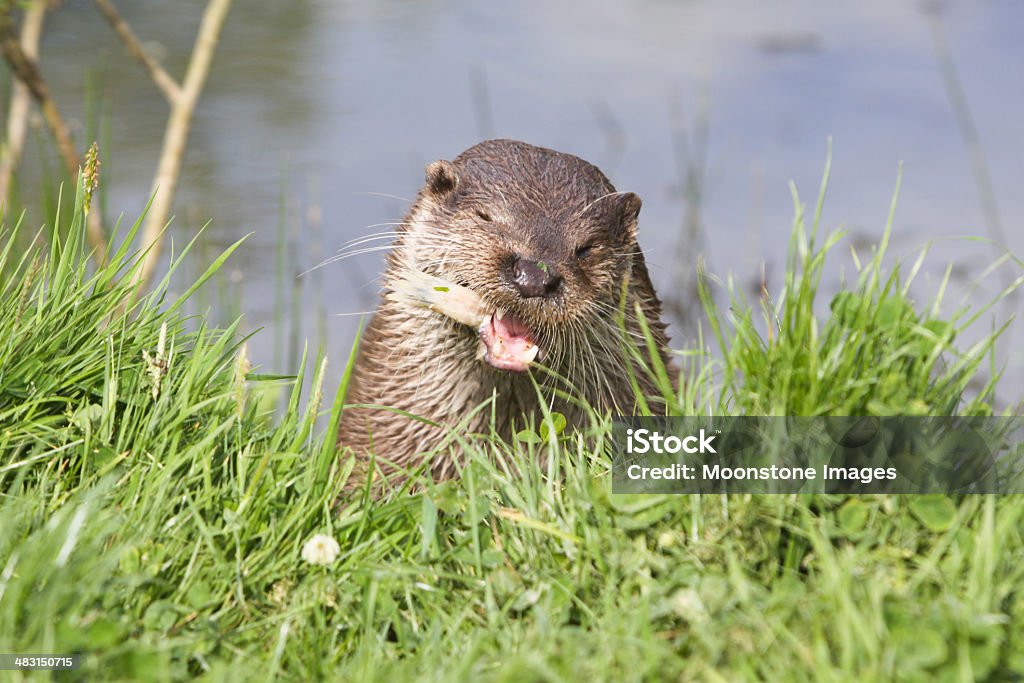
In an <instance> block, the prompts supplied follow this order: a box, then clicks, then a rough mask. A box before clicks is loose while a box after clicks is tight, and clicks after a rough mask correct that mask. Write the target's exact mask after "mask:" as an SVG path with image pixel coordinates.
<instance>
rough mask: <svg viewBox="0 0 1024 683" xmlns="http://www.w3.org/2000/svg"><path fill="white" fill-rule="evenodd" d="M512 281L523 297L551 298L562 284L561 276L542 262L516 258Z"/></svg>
mask: <svg viewBox="0 0 1024 683" xmlns="http://www.w3.org/2000/svg"><path fill="white" fill-rule="evenodd" d="M512 281H513V282H514V283H515V285H516V289H518V290H519V293H520V294H522V295H523V296H525V297H531V296H551V295H552V294H554V293H555V291H557V290H558V286H559V285H560V284H561V283H562V276H560V275H558V273H556V272H555V270H554V268H552V267H551V266H549V265H548V264H546V263H544V262H543V261H527V260H526V259H524V258H518V259H516V262H515V264H514V265H513V266H512Z"/></svg>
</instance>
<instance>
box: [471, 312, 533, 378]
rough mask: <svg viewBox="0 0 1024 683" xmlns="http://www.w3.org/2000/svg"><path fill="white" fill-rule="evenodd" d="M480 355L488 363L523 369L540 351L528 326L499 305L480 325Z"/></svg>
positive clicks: (505, 368) (501, 368)
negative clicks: (499, 307)
mask: <svg viewBox="0 0 1024 683" xmlns="http://www.w3.org/2000/svg"><path fill="white" fill-rule="evenodd" d="M479 331H480V355H481V357H482V359H483V360H484V361H485V362H486V363H488V364H490V365H491V366H493V367H495V368H497V369H499V370H505V371H508V372H526V371H527V370H529V369H530V364H531V363H532V362H533V361H534V360H535V359H536V358H537V354H538V353H540V347H539V346H537V342H536V339H535V338H534V332H533V330H531V329H530V326H529V325H527V324H526V322H525V321H523V319H522V318H518V317H516V316H515V315H512V314H511V313H505V312H504V311H502V310H501V309H498V310H497V311H495V312H494V313H492V314H491V315H489V316H487V317H486V318H484V321H483V323H481V325H480V330H479Z"/></svg>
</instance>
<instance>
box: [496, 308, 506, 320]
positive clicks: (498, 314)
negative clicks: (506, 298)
mask: <svg viewBox="0 0 1024 683" xmlns="http://www.w3.org/2000/svg"><path fill="white" fill-rule="evenodd" d="M494 317H495V318H497V319H498V320H504V319H505V309H503V308H499V309H498V310H496V311H495V312H494Z"/></svg>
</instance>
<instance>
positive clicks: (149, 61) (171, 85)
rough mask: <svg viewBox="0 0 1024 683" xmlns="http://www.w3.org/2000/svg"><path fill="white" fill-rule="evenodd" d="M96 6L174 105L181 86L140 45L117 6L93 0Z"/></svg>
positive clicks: (129, 52)
mask: <svg viewBox="0 0 1024 683" xmlns="http://www.w3.org/2000/svg"><path fill="white" fill-rule="evenodd" d="M95 2H96V6H97V7H99V9H100V12H102V13H103V16H104V17H106V18H107V22H108V23H109V24H110V27H111V28H113V29H114V33H116V34H117V37H118V38H120V39H121V42H122V43H124V47H125V50H126V51H127V52H128V54H129V55H130V56H131V57H133V58H134V59H136V60H138V61H139V63H141V64H142V66H143V67H145V69H146V71H147V72H148V73H149V77H150V78H152V79H153V83H154V84H155V85H156V87H158V88H159V89H160V91H161V92H162V93H163V94H164V97H166V98H167V102H168V104H170V105H171V106H174V103H175V102H177V101H178V98H179V97H181V86H180V85H178V82H177V81H176V80H174V78H172V77H171V75H170V74H169V73H167V72H166V71H165V70H164V68H163V67H162V66H160V64H159V62H157V61H156V60H155V59H153V57H152V56H151V55H150V54H149V53H148V52H146V50H145V49H144V48H143V47H142V43H140V42H139V39H138V38H136V37H135V33H134V32H133V31H132V27H131V26H129V25H128V22H127V21H125V20H124V19H123V18H121V15H120V14H118V12H117V8H116V7H114V5H113V3H111V2H110V0H95Z"/></svg>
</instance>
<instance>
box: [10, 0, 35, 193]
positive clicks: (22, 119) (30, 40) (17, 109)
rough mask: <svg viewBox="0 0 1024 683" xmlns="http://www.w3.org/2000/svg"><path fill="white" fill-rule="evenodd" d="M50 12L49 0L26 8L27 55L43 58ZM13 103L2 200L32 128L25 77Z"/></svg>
mask: <svg viewBox="0 0 1024 683" xmlns="http://www.w3.org/2000/svg"><path fill="white" fill-rule="evenodd" d="M45 15H46V2H45V0H36V2H33V3H32V4H31V5H30V6H29V8H28V9H27V10H26V11H25V19H24V21H23V22H22V24H21V39H20V43H21V48H22V50H23V51H24V52H25V56H26V57H28V58H29V59H32V60H36V59H38V58H39V37H40V36H41V35H42V32H43V18H44V16H45ZM11 90H12V92H11V106H10V109H9V110H8V112H7V138H6V141H5V143H4V147H3V152H2V153H0V202H2V201H4V200H6V199H7V192H8V189H9V188H10V185H11V176H12V175H13V174H14V169H16V168H17V167H18V164H20V163H21V151H22V149H23V148H24V147H25V132H26V131H27V130H28V114H29V110H30V108H31V105H32V95H31V93H30V92H29V91H28V88H27V87H26V86H25V84H24V83H22V82H21V81H15V83H14V85H13V87H12V88H11Z"/></svg>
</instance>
